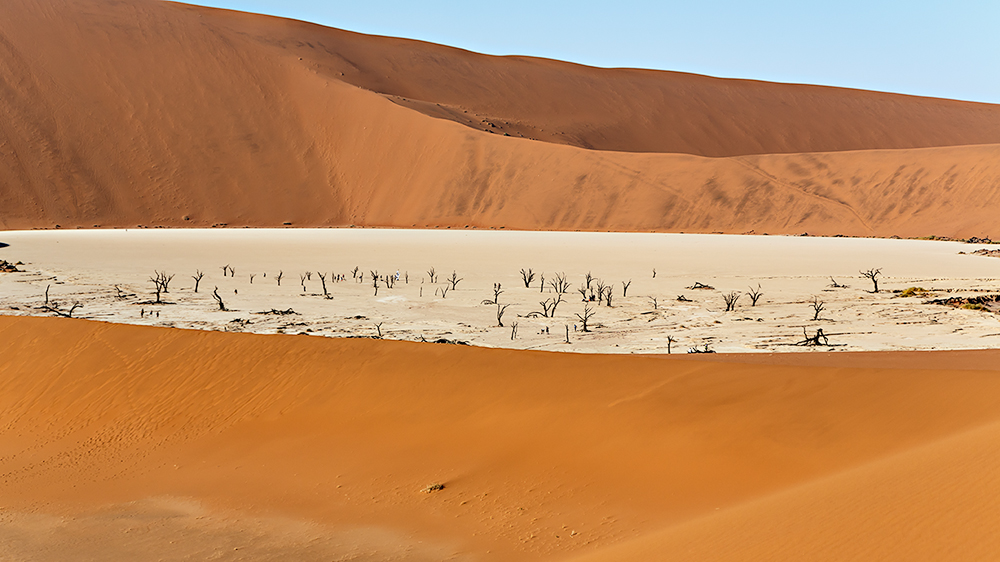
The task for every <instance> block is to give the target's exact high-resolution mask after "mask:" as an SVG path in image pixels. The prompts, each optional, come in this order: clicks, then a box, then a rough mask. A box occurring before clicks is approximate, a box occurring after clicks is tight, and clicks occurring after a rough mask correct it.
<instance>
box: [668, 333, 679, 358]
mask: <svg viewBox="0 0 1000 562" xmlns="http://www.w3.org/2000/svg"><path fill="white" fill-rule="evenodd" d="M675 341H677V340H675V339H674V337H673V336H667V355H670V344H672V343H674V342H675Z"/></svg>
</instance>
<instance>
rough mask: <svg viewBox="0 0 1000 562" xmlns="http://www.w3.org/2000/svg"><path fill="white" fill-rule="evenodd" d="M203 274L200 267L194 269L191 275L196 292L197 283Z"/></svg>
mask: <svg viewBox="0 0 1000 562" xmlns="http://www.w3.org/2000/svg"><path fill="white" fill-rule="evenodd" d="M204 276H205V274H204V273H202V271H201V270H200V269H196V270H195V273H194V275H192V276H191V278H192V279H194V292H196V293H197V292H198V284H199V283H201V278H202V277H204Z"/></svg>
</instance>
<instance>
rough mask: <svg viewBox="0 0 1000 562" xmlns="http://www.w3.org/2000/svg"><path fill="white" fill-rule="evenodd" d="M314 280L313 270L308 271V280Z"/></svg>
mask: <svg viewBox="0 0 1000 562" xmlns="http://www.w3.org/2000/svg"><path fill="white" fill-rule="evenodd" d="M234 277H235V276H234ZM312 280H313V274H312V272H311V271H307V272H306V281H312Z"/></svg>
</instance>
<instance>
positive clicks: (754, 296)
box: [747, 283, 764, 306]
mask: <svg viewBox="0 0 1000 562" xmlns="http://www.w3.org/2000/svg"><path fill="white" fill-rule="evenodd" d="M763 294H764V293H762V292H761V291H760V283H758V284H757V288H756V289H754V288H753V287H750V290H749V291H747V296H748V297H750V306H757V301H758V300H759V299H760V297H761V295H763Z"/></svg>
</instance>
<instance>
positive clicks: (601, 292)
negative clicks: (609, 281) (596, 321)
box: [594, 279, 606, 304]
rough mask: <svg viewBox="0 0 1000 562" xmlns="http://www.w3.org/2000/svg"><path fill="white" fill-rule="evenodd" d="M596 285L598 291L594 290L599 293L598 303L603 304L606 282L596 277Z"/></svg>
mask: <svg viewBox="0 0 1000 562" xmlns="http://www.w3.org/2000/svg"><path fill="white" fill-rule="evenodd" d="M594 287H595V288H596V289H597V290H596V291H594V293H595V294H596V295H597V304H601V303H602V302H604V289H605V287H606V285H605V284H604V281H601V280H600V279H595V280H594Z"/></svg>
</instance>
